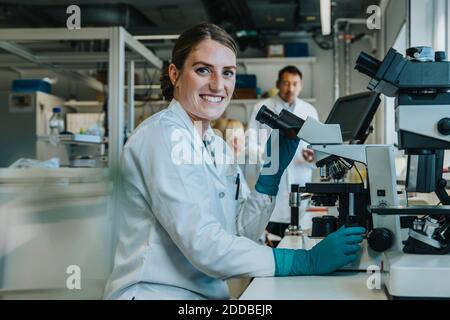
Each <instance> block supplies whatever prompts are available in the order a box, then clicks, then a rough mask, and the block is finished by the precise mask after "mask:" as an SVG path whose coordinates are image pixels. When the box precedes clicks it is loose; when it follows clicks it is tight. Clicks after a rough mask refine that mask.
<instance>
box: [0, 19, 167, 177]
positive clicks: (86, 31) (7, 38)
mask: <svg viewBox="0 0 450 320" xmlns="http://www.w3.org/2000/svg"><path fill="white" fill-rule="evenodd" d="M49 40H50V41H52V40H109V59H108V60H109V61H108V92H109V94H108V106H109V108H108V124H109V133H108V138H109V148H108V161H109V168H110V169H113V172H115V171H116V169H117V168H118V164H119V159H120V154H121V151H122V148H123V143H124V137H125V112H124V111H125V107H124V106H125V99H124V98H125V83H124V73H125V61H126V60H125V48H128V49H130V50H131V52H132V54H133V58H132V59H131V60H129V62H128V77H129V88H130V89H129V90H128V101H129V103H128V108H129V111H128V114H129V115H130V116H129V119H128V130H130V131H131V130H133V129H134V116H133V114H134V112H133V111H134V110H131V108H132V107H134V104H133V101H134V99H132V98H131V99H130V97H132V94H133V92H134V88H133V86H134V81H133V80H134V76H133V75H134V60H133V59H134V58H136V55H137V56H139V57H142V58H143V60H145V61H148V62H149V63H150V64H152V65H153V66H154V67H156V68H158V69H161V68H162V67H163V62H162V61H161V60H160V59H159V58H158V57H157V56H156V55H155V54H153V52H151V51H150V50H148V49H147V48H146V47H145V46H144V45H143V44H142V43H140V42H139V41H138V40H136V39H135V38H134V37H133V36H132V35H131V34H129V33H128V32H127V31H126V30H125V29H124V28H122V27H108V28H82V29H78V30H68V29H66V28H38V29H28V28H24V29H0V47H1V48H3V49H4V50H7V51H9V52H10V53H12V54H14V55H16V56H19V57H21V58H22V59H25V60H27V61H29V62H31V63H33V64H37V65H39V66H42V67H44V68H46V69H50V70H52V71H53V72H56V73H58V74H62V75H64V76H68V77H71V78H72V79H76V80H79V81H83V82H84V83H86V84H88V85H90V86H91V87H93V88H94V89H96V90H100V91H103V85H102V84H101V83H100V82H99V81H97V80H96V79H93V78H90V77H87V76H85V75H82V74H80V73H78V72H75V71H67V70H60V69H58V67H57V66H56V65H54V63H53V62H51V61H49V59H48V57H45V56H39V55H36V54H34V53H33V52H32V51H30V50H28V49H27V48H26V47H25V46H22V45H18V44H17V43H14V42H15V41H17V42H20V41H49ZM80 55H82V54H81V53H80ZM71 56H72V57H73V54H68V55H67V60H66V63H67V64H71V63H80V62H83V58H82V57H80V58H79V59H76V61H71V60H70V57H71ZM86 56H87V58H90V59H91V60H92V55H90V56H89V55H86ZM58 60H59V61H60V62H61V63H62V60H61V59H58ZM103 61H104V60H103ZM99 62H102V61H99ZM100 86H101V87H100Z"/></svg>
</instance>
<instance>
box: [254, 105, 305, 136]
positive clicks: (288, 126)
mask: <svg viewBox="0 0 450 320" xmlns="http://www.w3.org/2000/svg"><path fill="white" fill-rule="evenodd" d="M256 120H257V121H259V122H261V123H263V124H267V125H268V126H269V127H271V128H272V129H279V130H280V132H281V133H282V134H284V135H285V136H287V137H288V138H290V139H292V138H294V137H296V136H297V133H298V131H299V130H300V128H301V127H302V125H303V123H304V122H305V121H304V120H303V119H301V118H299V117H297V116H296V115H294V114H293V113H291V112H289V111H287V110H282V111H281V112H280V114H279V115H277V114H275V113H274V112H273V111H272V110H270V109H269V108H268V107H267V106H262V107H261V109H260V110H259V111H258V114H257V115H256Z"/></svg>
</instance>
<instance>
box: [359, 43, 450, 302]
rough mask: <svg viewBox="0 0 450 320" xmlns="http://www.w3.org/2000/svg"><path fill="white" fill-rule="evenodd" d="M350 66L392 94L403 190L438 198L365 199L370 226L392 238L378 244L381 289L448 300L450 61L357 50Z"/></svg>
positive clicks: (424, 51) (420, 51)
mask: <svg viewBox="0 0 450 320" xmlns="http://www.w3.org/2000/svg"><path fill="white" fill-rule="evenodd" d="M355 69H356V70H358V71H359V72H361V73H363V74H365V75H367V76H369V78H370V81H369V84H368V89H369V90H371V91H373V92H377V93H382V94H384V95H386V96H388V97H395V124H396V132H397V135H398V148H399V149H400V150H404V152H405V154H406V155H408V165H407V166H408V167H407V178H406V180H407V181H406V191H408V192H419V193H431V192H434V193H435V194H436V196H437V197H438V199H439V201H440V203H439V204H435V205H427V206H408V205H406V206H398V205H392V204H391V203H396V202H397V201H391V202H383V201H380V200H381V199H373V198H372V197H371V200H372V204H371V207H370V210H371V212H372V214H373V224H374V228H378V229H379V230H385V231H386V233H389V234H390V236H391V237H392V238H393V241H392V244H391V245H390V246H387V245H386V246H385V247H384V248H383V250H382V251H383V255H382V267H383V268H384V272H383V275H384V276H385V277H384V278H385V279H384V280H385V284H386V287H387V290H388V292H389V294H390V295H391V296H392V297H394V298H395V297H413V298H420V297H425V298H449V297H450V197H449V195H448V194H447V192H446V187H447V181H446V180H445V179H444V178H443V167H444V165H443V164H444V151H445V150H446V149H449V148H450V91H449V90H450V63H449V62H448V61H446V57H445V52H442V51H437V52H433V50H432V49H431V48H430V47H413V48H409V49H408V50H407V51H406V57H404V56H403V55H401V54H400V53H398V52H397V51H396V50H394V49H390V50H389V51H388V53H387V54H386V56H385V58H384V60H383V61H379V60H377V59H376V58H374V57H372V56H370V55H368V54H366V53H364V52H362V53H361V54H360V55H359V57H358V59H357V61H356V66H355ZM379 191H380V190H372V191H371V193H372V192H379ZM381 191H382V190H381Z"/></svg>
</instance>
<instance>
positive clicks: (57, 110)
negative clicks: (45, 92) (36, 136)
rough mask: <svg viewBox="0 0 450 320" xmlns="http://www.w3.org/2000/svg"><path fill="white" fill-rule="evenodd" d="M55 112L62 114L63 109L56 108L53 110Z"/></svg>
mask: <svg viewBox="0 0 450 320" xmlns="http://www.w3.org/2000/svg"><path fill="white" fill-rule="evenodd" d="M53 112H61V108H60V107H55V108H53Z"/></svg>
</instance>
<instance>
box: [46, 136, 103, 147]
mask: <svg viewBox="0 0 450 320" xmlns="http://www.w3.org/2000/svg"><path fill="white" fill-rule="evenodd" d="M37 139H38V140H40V141H49V140H50V137H49V136H38V137H37ZM59 141H60V142H62V143H68V144H79V145H82V144H86V145H92V144H106V143H108V139H107V138H101V137H99V136H93V135H88V134H74V135H71V134H62V135H59Z"/></svg>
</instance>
